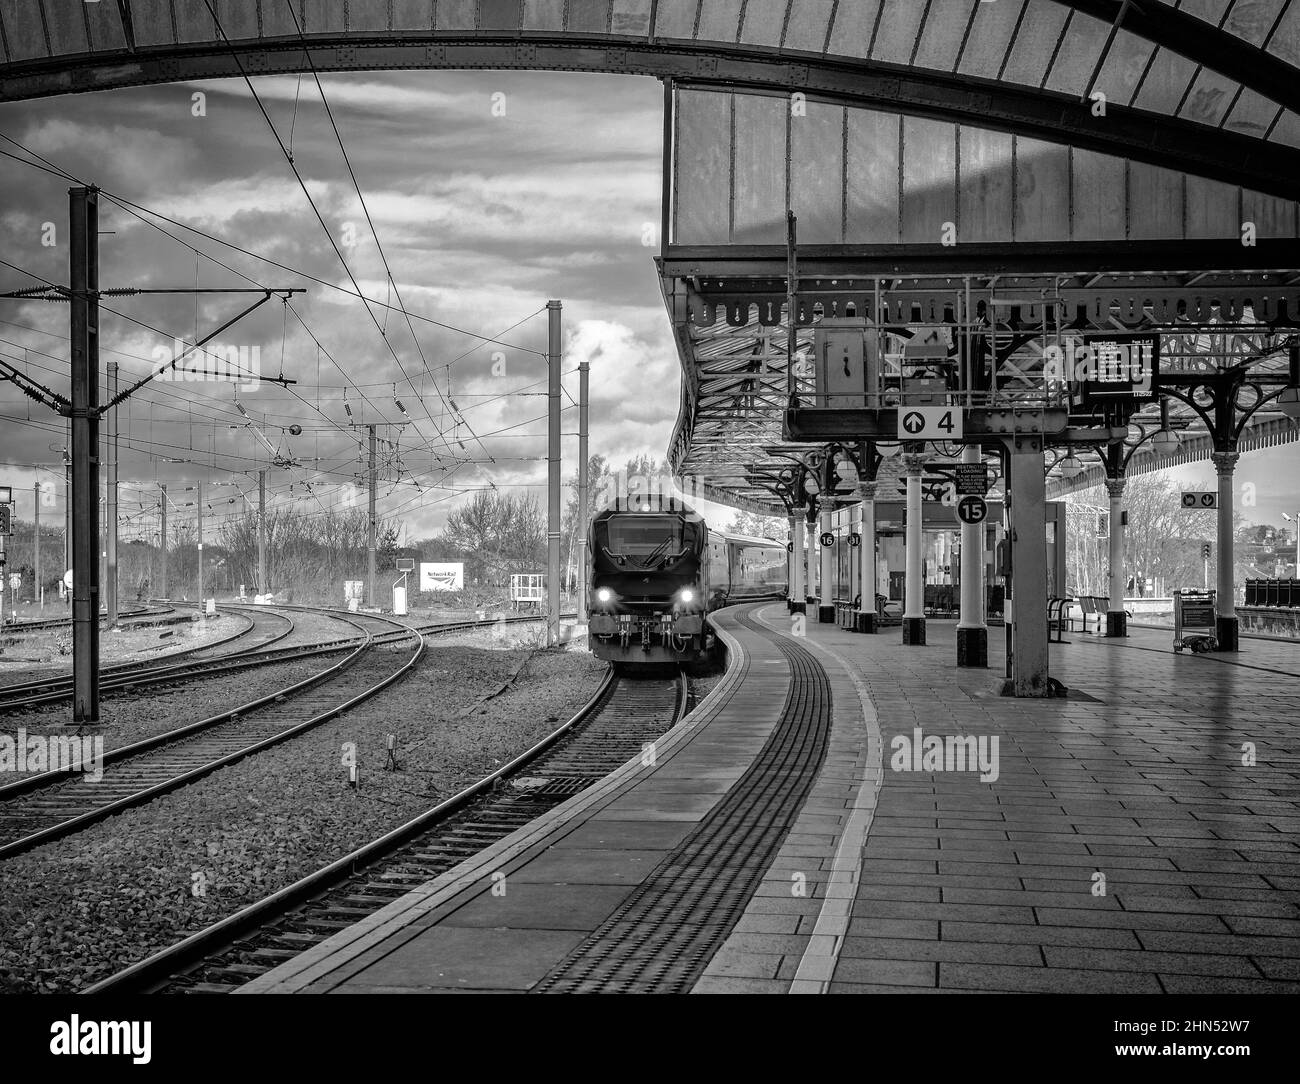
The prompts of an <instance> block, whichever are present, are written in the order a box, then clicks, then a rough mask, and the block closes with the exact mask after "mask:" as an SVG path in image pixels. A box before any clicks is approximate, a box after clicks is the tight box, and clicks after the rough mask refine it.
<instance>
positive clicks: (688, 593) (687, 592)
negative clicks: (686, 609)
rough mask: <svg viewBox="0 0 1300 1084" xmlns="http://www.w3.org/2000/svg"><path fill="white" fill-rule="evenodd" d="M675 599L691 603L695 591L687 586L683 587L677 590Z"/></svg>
mask: <svg viewBox="0 0 1300 1084" xmlns="http://www.w3.org/2000/svg"><path fill="white" fill-rule="evenodd" d="M677 599H678V601H680V602H685V603H691V602H694V601H695V592H694V591H692V590H691V589H690V588H689V587H683V588H682V589H681V590H680V591H678V592H677Z"/></svg>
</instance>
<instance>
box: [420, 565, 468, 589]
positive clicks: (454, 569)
mask: <svg viewBox="0 0 1300 1084" xmlns="http://www.w3.org/2000/svg"><path fill="white" fill-rule="evenodd" d="M464 586H465V565H464V563H463V562H461V561H454V562H445V563H439V562H436V561H421V562H420V590H421V591H459V590H460V589H461V588H463V587H464Z"/></svg>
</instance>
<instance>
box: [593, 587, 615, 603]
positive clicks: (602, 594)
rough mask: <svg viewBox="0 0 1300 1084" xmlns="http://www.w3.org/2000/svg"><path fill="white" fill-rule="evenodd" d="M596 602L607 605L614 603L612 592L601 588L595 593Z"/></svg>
mask: <svg viewBox="0 0 1300 1084" xmlns="http://www.w3.org/2000/svg"><path fill="white" fill-rule="evenodd" d="M596 601H597V602H603V603H605V604H609V603H611V602H613V601H614V592H613V591H611V590H610V589H609V588H608V587H602V588H600V589H599V590H598V591H597V592H596Z"/></svg>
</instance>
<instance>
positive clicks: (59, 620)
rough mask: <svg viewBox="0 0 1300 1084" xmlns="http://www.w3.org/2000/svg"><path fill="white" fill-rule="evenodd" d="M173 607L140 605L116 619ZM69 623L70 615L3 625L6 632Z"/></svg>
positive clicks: (156, 613)
mask: <svg viewBox="0 0 1300 1084" xmlns="http://www.w3.org/2000/svg"><path fill="white" fill-rule="evenodd" d="M174 609H176V607H175V606H171V605H166V606H155V605H150V606H141V607H139V608H137V609H134V610H119V611H118V613H117V619H118V620H119V621H122V620H125V619H128V618H137V617H159V616H161V615H162V614H166V613H171V612H172V610H174ZM104 617H105V615H104V614H102V613H101V614H100V615H99V619H100V622H101V623H103V621H104ZM71 625H72V618H71V617H45V618H38V619H37V620H35V621H11V622H10V623H9V624H7V625H6V626H5V630H6V631H8V632H39V631H40V630H41V629H58V628H63V627H64V626H68V627H71Z"/></svg>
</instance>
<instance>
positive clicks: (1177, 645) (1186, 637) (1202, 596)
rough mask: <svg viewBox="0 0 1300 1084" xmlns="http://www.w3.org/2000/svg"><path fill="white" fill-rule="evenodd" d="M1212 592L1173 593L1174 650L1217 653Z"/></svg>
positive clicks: (1217, 644) (1217, 642)
mask: <svg viewBox="0 0 1300 1084" xmlns="http://www.w3.org/2000/svg"><path fill="white" fill-rule="evenodd" d="M1214 633H1215V621H1214V592H1213V591H1212V590H1211V591H1175V592H1174V650H1175V651H1182V650H1183V648H1188V649H1189V650H1191V651H1195V652H1203V651H1218V650H1219V641H1218V640H1217V639H1216V638H1215V635H1214Z"/></svg>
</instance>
